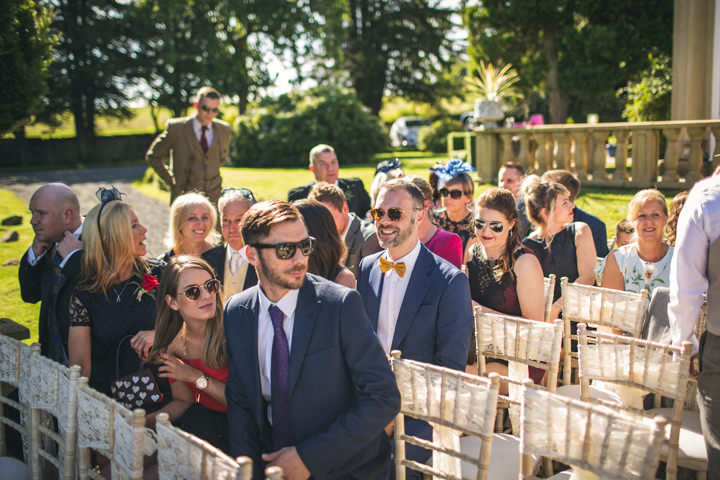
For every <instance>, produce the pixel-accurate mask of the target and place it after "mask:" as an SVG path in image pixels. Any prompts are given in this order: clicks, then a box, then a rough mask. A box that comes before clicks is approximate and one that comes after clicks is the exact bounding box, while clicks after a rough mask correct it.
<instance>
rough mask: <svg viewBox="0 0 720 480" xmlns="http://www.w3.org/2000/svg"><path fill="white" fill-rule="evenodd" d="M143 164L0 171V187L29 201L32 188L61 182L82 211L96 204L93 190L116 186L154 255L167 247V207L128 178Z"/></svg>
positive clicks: (141, 170)
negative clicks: (143, 232) (140, 226)
mask: <svg viewBox="0 0 720 480" xmlns="http://www.w3.org/2000/svg"><path fill="white" fill-rule="evenodd" d="M145 169H146V167H145V165H137V166H130V167H117V168H113V167H110V168H90V169H84V170H48V171H45V172H29V173H12V174H2V175H0V188H6V189H8V190H10V191H11V192H13V193H14V194H15V195H17V196H18V197H19V198H21V199H24V200H25V201H26V202H28V203H29V202H30V197H31V196H32V194H33V192H35V190H37V189H38V188H39V187H40V186H42V185H43V184H45V183H49V182H62V183H65V184H66V185H68V186H69V187H70V188H72V189H73V191H75V193H76V194H77V196H78V198H79V199H80V212H81V213H82V214H83V215H85V214H86V213H87V212H88V210H90V209H91V208H92V207H94V206H95V205H97V204H98V200H97V197H95V192H96V191H97V189H98V187H100V186H103V187H109V186H111V185H113V186H115V187H116V188H117V189H118V190H120V191H121V192H123V193H126V194H127V196H126V197H123V198H124V200H127V202H128V203H130V204H131V205H132V206H133V207H134V208H135V211H136V212H137V215H138V218H140V222H141V223H142V224H143V225H144V226H145V227H146V228H147V229H148V232H147V237H148V238H147V240H146V244H147V247H148V255H150V256H153V257H157V256H159V255H161V254H162V253H163V252H164V251H165V250H167V248H166V247H165V246H164V245H163V239H164V238H165V233H166V232H167V228H168V216H169V208H168V205H167V204H166V203H165V202H162V201H160V200H156V199H154V198H150V197H148V196H147V195H143V194H142V193H140V192H139V191H137V190H136V189H135V188H133V187H132V185H131V182H132V181H133V180H135V179H137V178H139V177H141V176H142V175H143V174H144V173H145Z"/></svg>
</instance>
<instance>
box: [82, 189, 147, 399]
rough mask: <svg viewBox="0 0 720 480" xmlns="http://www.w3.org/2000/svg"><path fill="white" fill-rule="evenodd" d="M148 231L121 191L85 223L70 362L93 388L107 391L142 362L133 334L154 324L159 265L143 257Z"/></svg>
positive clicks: (97, 207)
mask: <svg viewBox="0 0 720 480" xmlns="http://www.w3.org/2000/svg"><path fill="white" fill-rule="evenodd" d="M145 232H147V230H146V229H145V227H143V226H142V224H140V221H139V220H138V218H137V215H136V214H135V211H134V210H133V208H132V207H131V206H130V205H129V204H127V203H125V202H123V201H121V200H119V195H118V196H117V197H115V198H112V199H110V200H109V201H107V202H105V203H102V204H101V205H97V206H96V207H94V208H93V209H91V210H90V212H88V215H87V217H85V222H84V224H83V233H82V242H83V255H84V256H83V264H82V270H81V276H80V280H79V282H78V286H77V288H76V289H75V291H74V292H73V295H72V297H71V300H70V333H69V337H68V350H69V352H68V356H69V364H70V365H80V368H81V374H82V375H83V376H86V377H89V378H90V381H89V384H90V386H91V387H93V388H95V389H96V390H98V391H100V392H102V393H104V394H106V395H110V384H111V382H112V380H114V379H115V378H117V377H118V376H123V375H127V374H129V373H132V372H134V371H137V370H138V368H139V366H140V357H139V356H138V354H137V353H136V352H135V351H134V350H133V348H132V347H131V339H132V337H134V336H136V335H137V334H138V333H139V332H143V331H149V330H153V328H154V326H155V288H156V287H157V285H158V280H157V274H158V270H159V268H160V263H159V261H155V262H153V263H152V264H150V263H148V261H147V260H146V259H145V254H146V247H145ZM141 335H142V334H141ZM127 337H131V338H127ZM121 341H122V344H121ZM118 347H120V362H119V369H118V370H119V371H118V372H116V371H115V356H116V352H117V350H118Z"/></svg>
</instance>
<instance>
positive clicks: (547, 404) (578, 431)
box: [520, 385, 665, 479]
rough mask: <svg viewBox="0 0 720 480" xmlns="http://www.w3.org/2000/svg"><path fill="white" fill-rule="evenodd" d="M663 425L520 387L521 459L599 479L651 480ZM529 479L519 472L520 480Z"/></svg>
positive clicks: (662, 433)
mask: <svg viewBox="0 0 720 480" xmlns="http://www.w3.org/2000/svg"><path fill="white" fill-rule="evenodd" d="M549 418H551V419H552V422H548V419H549ZM664 426H665V420H664V419H662V418H657V419H655V420H651V419H648V418H645V417H642V416H639V415H633V414H631V413H629V412H618V411H614V410H612V409H610V408H608V407H605V406H599V405H592V404H589V403H585V402H580V401H577V400H572V399H570V398H567V397H562V396H559V395H555V394H552V393H550V392H545V391H541V390H538V389H536V388H533V387H532V386H531V385H526V386H525V387H524V388H523V403H522V425H521V434H520V436H521V450H522V452H523V454H525V455H527V454H530V453H533V454H538V455H543V456H547V457H551V458H553V459H555V460H558V461H560V462H563V463H568V464H570V465H573V466H575V467H578V468H579V469H581V471H582V470H585V471H588V472H593V473H594V474H597V475H602V476H603V478H613V479H630V478H638V479H644V478H655V470H656V469H657V465H658V462H659V456H660V450H661V446H662V442H663V440H664ZM530 474H531V472H530V471H529V469H528V468H527V467H524V468H523V477H522V478H530ZM581 477H583V478H588V477H591V475H587V474H585V475H582V474H581ZM575 478H577V476H576V477H575Z"/></svg>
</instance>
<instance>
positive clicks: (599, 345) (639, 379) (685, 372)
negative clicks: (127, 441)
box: [578, 323, 692, 477]
mask: <svg viewBox="0 0 720 480" xmlns="http://www.w3.org/2000/svg"><path fill="white" fill-rule="evenodd" d="M578 338H579V344H578V353H579V357H580V360H579V368H578V372H579V376H580V391H581V398H582V399H583V400H587V399H589V397H590V381H591V380H601V381H604V382H612V383H615V384H619V385H625V386H629V387H634V388H637V389H640V390H645V391H648V392H651V393H654V394H655V398H657V399H659V398H661V397H668V398H671V399H673V409H672V418H671V419H670V438H669V445H668V458H667V469H666V470H667V473H668V475H669V476H670V477H673V476H674V475H675V473H676V471H677V455H678V444H679V441H680V427H681V426H682V416H683V408H684V405H685V398H686V395H687V389H688V381H689V368H690V355H691V353H692V345H691V344H690V342H685V343H683V345H682V347H674V346H671V345H669V344H661V343H655V342H651V341H649V340H642V339H639V338H632V337H626V336H622V335H613V334H611V333H604V332H589V331H588V330H587V326H586V325H585V324H582V323H581V324H579V325H578ZM624 407H625V408H627V409H632V407H631V406H629V405H624ZM638 413H641V414H642V411H640V412H638Z"/></svg>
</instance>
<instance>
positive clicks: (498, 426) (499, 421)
mask: <svg viewBox="0 0 720 480" xmlns="http://www.w3.org/2000/svg"><path fill="white" fill-rule="evenodd" d="M504 428H505V409H504V408H498V409H497V413H496V414H495V431H496V432H498V433H502V432H503V429H504Z"/></svg>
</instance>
